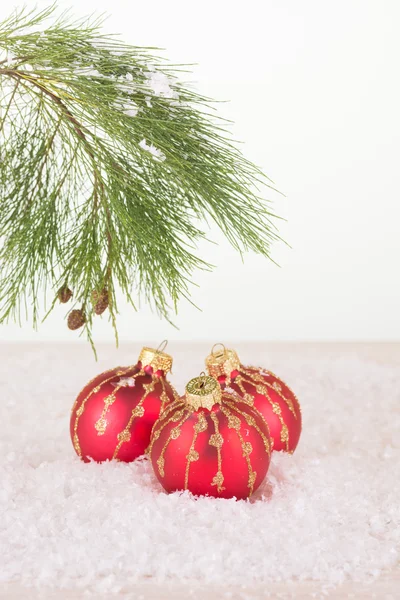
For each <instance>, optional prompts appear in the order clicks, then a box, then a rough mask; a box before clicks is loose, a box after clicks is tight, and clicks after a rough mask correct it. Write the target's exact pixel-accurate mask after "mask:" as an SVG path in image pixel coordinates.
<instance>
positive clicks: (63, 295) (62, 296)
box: [57, 285, 72, 304]
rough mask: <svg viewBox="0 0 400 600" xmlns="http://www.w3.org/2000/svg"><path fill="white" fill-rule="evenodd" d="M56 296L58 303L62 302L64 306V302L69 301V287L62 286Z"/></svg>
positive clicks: (70, 294) (70, 296) (70, 293)
mask: <svg viewBox="0 0 400 600" xmlns="http://www.w3.org/2000/svg"><path fill="white" fill-rule="evenodd" d="M57 296H58V299H59V301H60V302H62V303H63V304H65V303H66V302H68V301H69V300H71V298H72V291H71V290H70V289H69V287H68V286H67V285H63V287H62V288H60V289H59V290H58V294H57Z"/></svg>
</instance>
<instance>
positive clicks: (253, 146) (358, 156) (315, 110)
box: [0, 0, 400, 341]
mask: <svg viewBox="0 0 400 600" xmlns="http://www.w3.org/2000/svg"><path fill="white" fill-rule="evenodd" d="M6 4H8V6H6ZM47 4H48V3H47V2H42V1H39V2H37V5H38V6H39V7H43V6H47ZM28 5H30V3H29V2H28ZM60 6H61V7H62V8H65V7H70V6H71V7H72V9H73V12H74V13H75V14H76V15H78V16H82V15H84V14H87V13H92V12H96V13H97V14H98V13H101V12H106V13H107V14H108V15H110V16H109V19H108V20H107V22H106V24H105V29H106V31H107V32H113V33H120V34H121V35H122V36H123V38H124V39H125V41H127V42H131V43H133V44H135V45H150V46H158V47H163V48H165V52H164V55H165V56H167V57H168V58H170V59H171V61H173V62H179V63H197V66H196V67H194V74H193V77H192V78H191V80H192V81H194V82H195V85H196V87H197V89H198V90H199V91H200V92H202V93H204V94H205V95H208V96H211V97H214V98H215V99H219V100H230V102H229V103H227V104H221V105H220V114H221V115H222V116H224V117H228V118H230V119H233V120H234V121H235V125H234V126H233V128H232V131H233V134H234V136H235V138H237V139H240V140H242V141H243V142H244V144H243V151H244V152H245V153H246V155H247V156H248V157H249V158H250V159H252V160H253V161H254V162H256V163H257V164H258V165H260V166H261V167H262V168H263V169H264V170H265V172H266V173H267V174H268V175H269V176H270V177H271V178H272V179H273V180H274V182H275V184H276V185H277V187H278V188H279V189H280V190H281V191H282V192H284V193H285V195H286V198H283V197H279V196H276V197H275V198H274V201H275V210H276V212H277V213H278V214H280V215H282V216H284V217H285V218H286V219H287V223H282V225H281V234H282V236H283V237H284V239H285V240H287V241H288V242H289V243H290V244H291V246H292V249H289V248H287V247H285V246H284V245H283V244H276V245H275V247H274V251H273V257H274V259H275V260H276V261H277V262H278V263H279V264H280V268H278V267H276V266H275V265H274V264H272V263H269V262H268V261H266V260H263V259H261V258H259V257H257V256H253V255H248V256H247V257H246V260H245V263H244V264H242V263H241V261H240V257H239V256H237V255H235V253H234V251H233V250H232V249H231V248H230V247H229V246H228V244H227V243H226V242H224V241H223V239H222V237H221V236H220V235H219V234H216V238H217V239H218V241H220V245H219V246H217V247H215V246H204V247H201V248H200V249H199V253H201V255H202V256H204V257H205V258H206V259H207V258H208V259H210V260H211V261H212V262H213V263H214V264H215V265H216V269H215V271H214V272H213V273H211V274H209V273H196V275H195V281H196V282H197V283H198V284H199V286H200V287H199V288H198V289H196V288H194V289H193V300H194V302H195V303H196V304H197V305H199V306H200V307H201V308H202V312H200V311H197V310H196V309H194V308H193V307H191V306H190V305H188V304H187V303H185V302H182V303H181V306H180V310H179V314H178V317H177V318H176V320H175V321H176V324H177V325H178V326H179V328H180V329H179V330H176V329H173V328H172V327H170V326H169V325H168V324H166V323H163V322H161V321H160V320H159V319H158V317H157V316H156V315H153V314H151V312H150V311H149V310H148V309H146V307H144V308H143V309H141V310H140V311H139V312H138V313H134V312H133V311H132V310H131V309H129V308H128V307H124V306H122V307H121V309H122V315H121V317H120V321H119V328H120V336H121V338H122V339H127V340H128V339H131V340H146V339H149V340H150V339H151V340H154V339H162V338H164V337H168V338H169V339H181V340H188V339H193V340H196V339H207V340H218V341H219V340H223V341H229V340H238V339H243V340H252V339H258V340H263V339H271V340H336V339H339V340H394V339H399V338H400V319H399V307H400V284H399V261H400V236H399V220H400V208H399V206H400V196H399V191H400V175H399V167H400V161H399V159H400V152H399V141H400V136H399V134H400V124H399V109H400V92H399V57H400V37H399V34H398V28H399V19H400V2H398V1H397V0H393V1H390V0H375V1H368V0H359V1H357V0H346V1H344V0H337V1H336V2H327V1H321V0H302V1H301V2H299V1H296V0H280V1H279V2H278V1H275V2H273V1H271V0H259V1H256V0H247V1H246V2H240V3H238V4H235V3H234V2H233V1H232V0H230V1H228V0H212V1H211V0H202V2H193V1H192V2H190V1H189V2H188V0H185V1H183V0H152V1H151V2H146V1H142V2H133V1H130V2H121V1H118V0H114V1H113V2H111V1H110V0H96V2H94V1H90V0H79V2H78V1H77V0H69V2H60ZM10 10H11V4H9V3H2V4H1V7H0V18H4V17H5V16H7V14H8V12H9V11H10ZM214 239H215V236H214ZM64 313H65V310H64V307H62V308H60V309H57V311H55V313H54V315H53V316H52V318H51V319H50V320H49V321H48V322H47V323H45V324H44V325H43V326H42V327H41V329H40V331H39V333H35V332H33V331H31V329H30V326H29V325H24V326H23V328H21V329H20V328H19V327H17V326H3V327H2V328H0V336H1V338H2V339H35V340H39V339H63V340H64V339H65V340H67V339H68V340H75V339H76V338H77V334H76V332H70V331H69V330H68V329H67V328H66V324H65V321H64V320H63V317H64ZM95 334H96V338H97V339H98V340H107V339H110V340H111V339H112V336H113V334H112V331H111V328H110V326H109V324H108V322H107V319H104V318H103V319H102V320H99V323H98V325H97V327H96V330H95Z"/></svg>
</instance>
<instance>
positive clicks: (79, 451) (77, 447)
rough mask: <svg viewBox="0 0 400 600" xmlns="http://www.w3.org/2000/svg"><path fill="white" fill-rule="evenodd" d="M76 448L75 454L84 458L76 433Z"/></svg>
mask: <svg viewBox="0 0 400 600" xmlns="http://www.w3.org/2000/svg"><path fill="white" fill-rule="evenodd" d="M74 448H75V452H76V453H77V454H78V456H82V451H81V447H80V445H79V438H78V434H77V433H75V435H74Z"/></svg>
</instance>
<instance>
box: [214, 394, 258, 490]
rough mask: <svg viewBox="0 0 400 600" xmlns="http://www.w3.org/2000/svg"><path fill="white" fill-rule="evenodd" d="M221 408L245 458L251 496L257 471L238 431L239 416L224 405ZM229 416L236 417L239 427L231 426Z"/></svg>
mask: <svg viewBox="0 0 400 600" xmlns="http://www.w3.org/2000/svg"><path fill="white" fill-rule="evenodd" d="M230 406H232V405H230ZM221 410H222V412H223V414H224V415H225V416H226V417H227V419H228V427H230V428H231V429H235V431H236V435H237V436H238V438H239V441H240V444H241V446H242V454H243V457H244V459H245V460H246V464H247V470H248V473H249V477H248V481H247V487H248V488H249V490H250V491H249V496H251V495H252V493H253V490H254V483H255V480H256V477H257V473H256V472H255V471H253V467H252V464H251V461H250V458H249V452H248V447H247V446H246V443H247V442H245V441H244V439H243V436H242V433H241V431H240V419H239V417H235V416H233V415H231V413H230V411H229V410H228V408H226V407H225V406H221ZM235 410H237V411H238V412H240V411H239V410H238V409H235ZM230 416H231V418H232V417H233V419H237V421H239V427H233V426H232V427H231V426H230V425H229V417H230Z"/></svg>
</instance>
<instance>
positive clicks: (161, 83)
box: [0, 6, 278, 338]
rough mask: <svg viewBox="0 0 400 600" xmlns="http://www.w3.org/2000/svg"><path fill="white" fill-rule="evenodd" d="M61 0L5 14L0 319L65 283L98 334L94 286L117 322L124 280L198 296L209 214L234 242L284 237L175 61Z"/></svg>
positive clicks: (252, 177)
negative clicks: (195, 285)
mask: <svg viewBox="0 0 400 600" xmlns="http://www.w3.org/2000/svg"><path fill="white" fill-rule="evenodd" d="M54 9H55V7H54V6H52V7H49V8H48V9H45V10H42V11H37V10H34V11H29V10H27V9H22V10H19V11H16V12H14V13H13V14H12V15H11V16H10V17H9V18H8V19H7V20H6V21H5V22H3V23H2V24H0V52H2V53H3V56H0V59H1V60H0V85H1V113H0V142H1V146H0V153H1V156H0V159H1V162H0V202H1V205H0V322H6V321H8V320H10V319H14V320H17V321H20V320H21V318H22V314H21V309H22V308H23V307H25V311H24V312H25V313H26V316H28V315H29V314H30V313H31V312H32V314H33V321H34V325H35V326H36V325H37V322H38V318H39V312H40V310H39V309H40V297H41V292H42V291H43V288H44V289H45V290H47V289H50V290H51V292H49V293H51V294H52V296H53V298H54V302H53V304H52V307H53V306H54V304H55V302H56V300H57V291H58V290H60V289H66V287H67V286H68V288H70V289H71V290H72V291H73V300H74V304H73V305H72V306H71V308H74V309H75V310H76V309H77V308H79V309H80V308H81V307H83V310H84V312H85V313H86V314H85V319H86V321H85V324H84V327H85V330H86V331H87V333H88V335H89V338H90V332H91V326H92V318H93V310H92V308H91V306H92V298H93V294H95V297H97V298H102V302H103V304H102V305H101V306H99V307H98V313H100V310H101V311H103V310H104V308H105V305H104V302H105V300H104V299H105V298H106V299H107V303H108V309H109V311H110V316H111V321H112V323H113V325H114V328H115V327H116V314H117V303H116V289H118V287H119V288H121V289H122V291H123V292H124V294H125V296H126V297H127V298H128V300H129V301H130V302H131V303H132V305H133V306H135V304H134V298H139V297H140V296H141V295H144V296H145V298H146V299H147V300H148V301H149V302H150V303H151V304H152V306H153V307H155V308H156V310H157V311H158V312H159V313H160V314H161V315H162V316H164V317H166V318H169V315H170V312H171V309H170V303H171V302H172V304H173V307H174V309H175V310H176V307H177V302H178V300H179V298H181V297H184V298H187V299H189V298H190V289H189V288H190V281H191V274H192V272H193V270H194V269H196V268H201V269H209V268H211V265H209V264H207V263H205V262H204V261H203V260H202V259H201V258H200V257H199V256H198V255H197V254H196V242H197V241H198V240H200V239H201V238H204V237H205V235H206V234H205V231H204V230H203V228H202V227H201V225H200V224H199V223H200V222H201V220H206V219H207V217H211V219H212V220H213V221H214V222H215V223H216V224H217V225H218V226H219V227H220V228H221V229H222V231H223V232H224V234H225V236H226V237H227V238H228V240H229V241H230V243H231V244H232V245H233V246H234V247H235V248H236V249H237V250H238V251H239V252H244V251H247V250H252V251H254V252H257V253H260V254H262V255H264V256H267V257H269V255H270V245H271V242H272V241H274V240H275V239H278V235H277V232H276V228H275V225H274V223H273V217H274V215H273V214H272V212H271V210H270V209H269V206H268V203H267V202H266V201H264V200H263V199H262V198H261V197H260V196H259V192H258V191H257V187H258V186H265V185H267V186H269V185H270V183H269V181H268V180H267V178H266V177H265V176H264V175H263V174H262V172H261V171H260V170H259V169H258V168H257V167H255V166H254V165H253V164H252V163H251V162H249V161H248V160H246V159H245V158H244V157H243V156H242V154H241V153H240V151H239V150H238V149H237V147H236V146H235V144H233V143H232V142H231V141H230V140H229V136H228V134H227V132H226V129H225V124H224V122H223V120H222V119H218V118H216V117H215V116H214V115H212V113H211V112H210V111H211V110H212V109H211V103H210V101H209V100H207V99H206V98H204V97H202V96H200V95H198V94H196V93H194V92H193V91H191V90H190V89H189V88H187V87H186V86H184V85H183V84H181V83H180V82H179V81H178V79H177V78H176V75H177V74H178V72H179V70H180V69H179V67H175V68H173V67H171V66H170V65H168V63H166V62H164V61H162V60H161V59H159V58H156V57H154V56H153V55H152V54H151V49H144V48H138V47H135V46H129V45H126V44H124V43H122V42H120V41H119V40H118V39H117V38H116V37H113V36H107V35H102V34H101V32H100V29H99V27H100V24H101V22H100V21H93V20H90V19H89V20H85V21H80V22H73V21H71V20H70V19H69V18H68V17H67V16H66V15H63V16H62V17H61V18H60V19H58V20H56V21H54V19H53V18H52V17H53V16H54V15H53V13H54ZM29 304H30V306H29Z"/></svg>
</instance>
